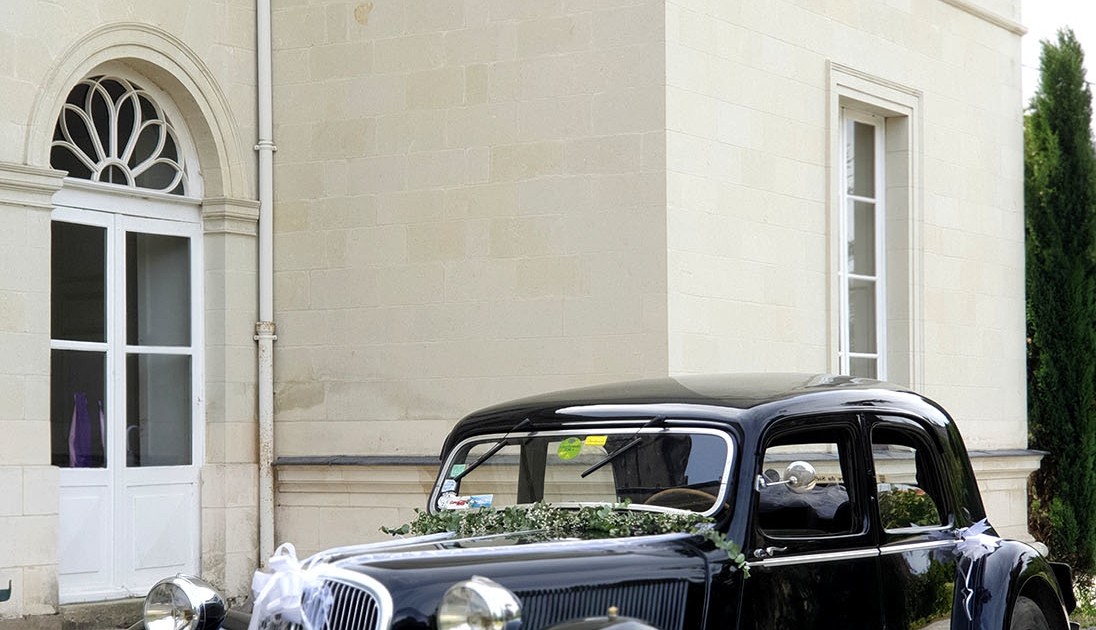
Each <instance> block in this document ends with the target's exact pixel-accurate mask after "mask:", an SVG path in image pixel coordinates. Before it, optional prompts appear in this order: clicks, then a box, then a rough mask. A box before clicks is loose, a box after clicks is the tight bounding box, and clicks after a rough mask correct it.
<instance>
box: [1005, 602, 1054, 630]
mask: <svg viewBox="0 0 1096 630" xmlns="http://www.w3.org/2000/svg"><path fill="white" fill-rule="evenodd" d="M1009 630H1050V624H1049V623H1047V618H1046V616H1045V615H1043V610H1042V609H1041V608H1039V604H1036V603H1035V601H1034V600H1032V599H1029V598H1027V597H1024V596H1023V595H1021V596H1019V597H1017V598H1016V604H1015V605H1013V607H1012V623H1011V624H1009Z"/></svg>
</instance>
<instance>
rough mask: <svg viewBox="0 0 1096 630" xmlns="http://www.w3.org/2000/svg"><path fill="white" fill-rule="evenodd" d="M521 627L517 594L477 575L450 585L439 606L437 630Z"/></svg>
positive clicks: (512, 629)
mask: <svg viewBox="0 0 1096 630" xmlns="http://www.w3.org/2000/svg"><path fill="white" fill-rule="evenodd" d="M519 626H521V603H520V602H518V598H517V596H515V595H514V594H513V593H511V592H510V591H509V590H507V589H506V588H505V587H503V586H501V585H499V584H498V583H496V582H493V581H491V580H488V579H487V578H485V577H480V576H478V575H477V576H475V577H473V578H472V579H471V580H464V581H463V582H457V583H456V584H454V585H453V586H450V587H449V590H447V591H445V596H444V597H442V598H441V605H440V606H438V630H516V629H517V628H518V627H519Z"/></svg>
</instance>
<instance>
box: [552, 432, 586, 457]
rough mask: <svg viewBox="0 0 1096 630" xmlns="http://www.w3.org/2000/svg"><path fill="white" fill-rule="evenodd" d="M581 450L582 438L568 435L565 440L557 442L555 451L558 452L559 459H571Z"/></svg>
mask: <svg viewBox="0 0 1096 630" xmlns="http://www.w3.org/2000/svg"><path fill="white" fill-rule="evenodd" d="M581 450H582V440H580V439H578V438H577V437H569V438H567V439H566V440H564V441H562V442H560V443H559V448H558V449H557V450H556V452H557V453H558V454H559V458H560V459H573V458H575V457H576V456H577V455H578V453H579V451H581Z"/></svg>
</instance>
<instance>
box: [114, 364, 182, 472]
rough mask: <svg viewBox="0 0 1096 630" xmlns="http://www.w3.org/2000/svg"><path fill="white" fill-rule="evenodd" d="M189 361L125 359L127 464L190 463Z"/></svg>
mask: <svg viewBox="0 0 1096 630" xmlns="http://www.w3.org/2000/svg"><path fill="white" fill-rule="evenodd" d="M191 416H192V408H191V395H190V357H189V356H186V355H163V354H129V355H126V465H127V466H185V465H187V464H190V450H191V449H190V440H191Z"/></svg>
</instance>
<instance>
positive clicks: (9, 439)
mask: <svg viewBox="0 0 1096 630" xmlns="http://www.w3.org/2000/svg"><path fill="white" fill-rule="evenodd" d="M0 430H2V431H3V432H4V436H5V439H4V440H3V442H2V443H0V461H2V462H4V464H5V465H8V466H19V465H30V466H40V465H42V464H45V463H46V462H48V461H50V451H49V446H50V444H49V440H50V437H49V423H48V422H47V421H46V420H45V419H42V420H0Z"/></svg>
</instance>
